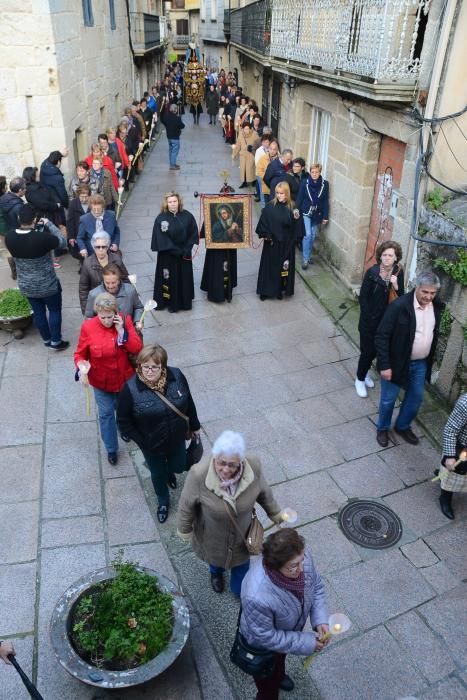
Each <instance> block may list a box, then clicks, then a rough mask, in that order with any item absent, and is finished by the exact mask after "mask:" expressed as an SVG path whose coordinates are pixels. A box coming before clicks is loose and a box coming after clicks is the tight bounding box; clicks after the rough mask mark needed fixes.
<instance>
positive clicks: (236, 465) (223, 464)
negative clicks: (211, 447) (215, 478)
mask: <svg viewBox="0 0 467 700" xmlns="http://www.w3.org/2000/svg"><path fill="white" fill-rule="evenodd" d="M216 462H217V464H218V465H219V466H220V467H228V468H229V469H239V468H240V467H241V466H242V465H241V462H240V463H238V462H226V461H225V460H224V459H217V457H216Z"/></svg>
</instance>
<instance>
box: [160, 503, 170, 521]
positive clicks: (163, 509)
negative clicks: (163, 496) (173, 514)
mask: <svg viewBox="0 0 467 700" xmlns="http://www.w3.org/2000/svg"><path fill="white" fill-rule="evenodd" d="M168 517H169V506H159V508H158V509H157V519H158V521H159V522H160V523H161V524H162V523H165V521H166V520H167V518H168Z"/></svg>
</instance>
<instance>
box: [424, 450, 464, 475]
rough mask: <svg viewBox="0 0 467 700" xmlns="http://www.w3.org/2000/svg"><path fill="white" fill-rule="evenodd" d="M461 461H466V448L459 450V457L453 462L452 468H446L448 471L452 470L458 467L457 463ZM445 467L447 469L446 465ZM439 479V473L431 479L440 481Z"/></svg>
mask: <svg viewBox="0 0 467 700" xmlns="http://www.w3.org/2000/svg"><path fill="white" fill-rule="evenodd" d="M462 462H467V450H461V452H460V454H459V459H458V460H456V461H455V462H454V464H453V467H452V470H451V469H448V471H454V470H455V468H456V467H458V466H459V464H461V463H462ZM445 469H447V467H445ZM440 479H441V475H440V474H437V475H436V476H435V478H434V479H432V481H440Z"/></svg>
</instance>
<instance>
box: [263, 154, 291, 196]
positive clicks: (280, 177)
mask: <svg viewBox="0 0 467 700" xmlns="http://www.w3.org/2000/svg"><path fill="white" fill-rule="evenodd" d="M292 158H293V152H292V151H291V149H290V148H284V150H283V151H282V153H281V155H280V157H279V158H276V159H275V160H272V161H271V162H270V163H269V165H268V167H267V168H266V172H265V173H264V177H263V182H265V183H266V185H267V186H268V187H269V189H270V190H271V192H270V195H269V199H274V197H275V189H276V185H277V183H278V182H287V184H288V185H289V187H290V194H291V196H292V199H295V196H296V194H297V192H298V182H297V181H296V180H295V178H294V176H293V174H292V173H290V175H289V176H288V175H287V172H288V170H289V169H290V163H291V162H292Z"/></svg>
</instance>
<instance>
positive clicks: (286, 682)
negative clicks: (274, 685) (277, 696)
mask: <svg viewBox="0 0 467 700" xmlns="http://www.w3.org/2000/svg"><path fill="white" fill-rule="evenodd" d="M279 688H280V689H281V690H285V692H286V693H288V692H289V691H291V690H293V689H294V688H295V683H294V682H293V680H292V679H291V677H290V676H288V675H287V674H286V673H284V677H283V679H282V680H281V682H280V683H279Z"/></svg>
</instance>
